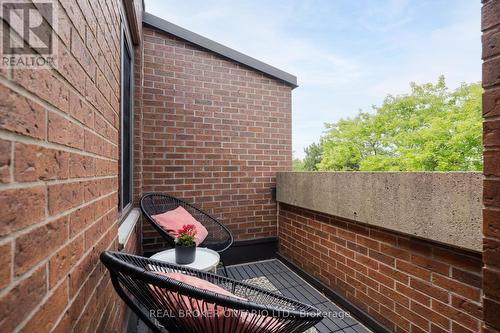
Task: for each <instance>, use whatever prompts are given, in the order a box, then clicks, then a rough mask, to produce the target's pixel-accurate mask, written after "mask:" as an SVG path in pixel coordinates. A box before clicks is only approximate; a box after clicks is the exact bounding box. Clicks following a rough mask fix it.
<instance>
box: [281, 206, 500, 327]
mask: <svg viewBox="0 0 500 333" xmlns="http://www.w3.org/2000/svg"><path fill="white" fill-rule="evenodd" d="M278 233H279V240H280V248H279V251H280V253H281V254H282V255H283V256H284V257H286V258H288V259H289V260H291V261H292V262H293V263H295V264H296V265H298V266H300V267H301V268H302V269H304V270H305V271H306V272H308V273H309V274H312V275H313V276H315V277H316V278H318V279H320V280H321V281H323V282H324V283H326V284H327V285H328V286H330V287H331V288H332V289H334V290H335V291H336V292H337V293H340V294H341V295H343V296H344V297H346V298H347V299H348V300H349V301H351V302H352V303H354V304H355V305H357V306H358V307H360V308H361V309H362V310H364V311H365V312H366V313H368V314H369V315H371V316H372V317H373V318H375V319H376V320H378V321H379V322H380V323H382V324H383V325H385V326H386V327H387V328H388V329H389V330H391V331H393V332H443V333H444V332H480V327H481V318H482V307H481V280H482V278H481V266H482V262H481V257H480V255H479V254H475V253H470V252H466V251H462V250H458V249H453V248H449V247H444V246H440V245H436V244H433V243H430V242H427V241H423V240H418V239H413V238H411V237H408V236H404V235H401V234H397V233H393V232H389V231H384V230H381V229H378V228H374V227H369V226H365V225H362V224H359V223H356V222H353V221H348V220H344V219H341V218H336V217H333V216H329V215H325V214H321V213H317V212H314V211H310V210H306V209H302V208H298V207H295V206H290V205H287V204H282V203H280V204H279V222H278ZM497 314H498V313H497Z"/></svg>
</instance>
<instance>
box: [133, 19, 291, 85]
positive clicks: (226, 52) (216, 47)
mask: <svg viewBox="0 0 500 333" xmlns="http://www.w3.org/2000/svg"><path fill="white" fill-rule="evenodd" d="M143 22H144V23H145V24H147V25H150V26H152V27H154V28H157V29H159V30H162V31H164V32H166V33H169V34H171V35H174V36H176V37H179V38H181V39H184V40H186V41H188V42H191V43H193V44H196V45H199V46H201V47H203V48H205V49H207V50H210V51H212V52H215V53H217V54H220V55H222V56H224V57H226V58H228V59H231V60H234V61H236V62H239V63H241V64H243V65H246V66H248V67H251V68H253V69H256V70H258V71H260V72H262V73H265V74H267V75H269V76H272V77H274V78H276V79H279V80H281V81H283V82H285V83H286V84H288V85H290V86H292V88H296V87H298V85H297V77H296V76H295V75H292V74H290V73H287V72H285V71H282V70H281V69H278V68H276V67H274V66H271V65H268V64H266V63H264V62H262V61H260V60H257V59H255V58H252V57H250V56H247V55H246V54H243V53H241V52H238V51H236V50H233V49H231V48H229V47H227V46H224V45H222V44H219V43H217V42H215V41H213V40H211V39H208V38H206V37H203V36H201V35H198V34H197V33H194V32H192V31H189V30H187V29H184V28H182V27H180V26H178V25H175V24H173V23H170V22H168V21H166V20H164V19H162V18H160V17H158V16H155V15H152V14H150V13H147V12H145V13H144V16H143Z"/></svg>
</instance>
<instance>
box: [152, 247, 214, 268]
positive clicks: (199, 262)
mask: <svg viewBox="0 0 500 333" xmlns="http://www.w3.org/2000/svg"><path fill="white" fill-rule="evenodd" d="M151 259H156V260H160V261H164V262H167V263H169V264H176V265H179V264H177V263H176V262H175V249H168V250H165V251H161V252H158V253H155V254H153V255H152V256H151ZM219 261H220V256H219V253H217V252H215V251H213V250H210V249H207V248H205V247H197V248H196V257H195V259H194V261H193V262H192V263H190V264H187V265H182V266H185V267H189V268H194V269H197V270H200V271H204V272H214V273H217V265H219Z"/></svg>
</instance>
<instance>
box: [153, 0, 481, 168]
mask: <svg viewBox="0 0 500 333" xmlns="http://www.w3.org/2000/svg"><path fill="white" fill-rule="evenodd" d="M145 4H146V11H147V12H149V13H151V14H154V15H156V16H159V17H161V18H163V19H165V20H167V21H170V22H172V23H174V24H177V25H180V26H182V27H183V28H186V29H189V30H191V31H193V32H196V33H198V34H200V35H203V36H205V37H208V38H210V39H213V40H215V41H217V42H219V43H221V44H224V45H226V46H228V47H231V48H233V49H236V50H238V51H240V52H243V53H245V54H247V55H249V56H252V57H254V58H257V59H259V60H261V61H263V62H266V63H268V64H270V65H273V66H275V67H278V68H279V69H282V70H284V71H286V72H289V73H291V74H294V75H296V76H297V81H298V84H299V87H298V88H296V89H295V90H293V93H292V113H293V114H292V119H293V126H292V144H293V151H294V157H298V158H302V157H303V156H304V148H305V147H307V146H308V145H310V144H311V143H313V142H318V140H319V138H320V137H321V135H322V134H323V133H324V124H325V123H331V122H335V121H337V120H339V119H341V118H346V117H354V116H356V115H357V113H358V112H359V110H360V109H362V110H364V111H370V110H371V109H372V106H373V105H381V103H382V101H383V100H384V97H385V96H387V95H388V94H393V95H395V94H404V93H408V92H409V83H410V82H417V83H424V82H436V81H437V79H438V77H439V76H440V75H445V77H446V79H447V85H448V86H449V87H450V88H455V87H457V86H458V85H459V84H460V83H461V82H477V81H480V80H481V32H480V12H481V2H480V1H479V0H356V1H352V0H267V1H266V0H208V1H201V0H183V1H177V0H176V1H174V0H146V1H145Z"/></svg>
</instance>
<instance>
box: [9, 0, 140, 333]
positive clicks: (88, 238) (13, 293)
mask: <svg viewBox="0 0 500 333" xmlns="http://www.w3.org/2000/svg"><path fill="white" fill-rule="evenodd" d="M56 3H57V1H56ZM119 11H120V1H118V0H108V1H94V0H90V1H89V0H78V1H73V0H61V2H60V6H59V9H58V12H57V16H58V18H59V21H58V26H57V29H55V30H56V33H57V38H58V39H59V46H58V53H57V54H58V59H57V60H58V63H57V67H56V68H50V69H45V70H40V69H37V70H22V69H13V70H2V71H0V221H1V224H0V258H1V259H0V331H1V332H11V331H13V330H14V329H16V330H17V331H18V332H48V331H49V330H51V329H54V332H70V331H73V329H74V332H86V331H99V332H114V331H119V330H120V329H121V326H122V323H123V315H124V312H123V310H124V307H123V305H122V302H121V301H119V299H118V297H117V296H116V294H115V292H114V291H113V289H112V286H111V282H110V279H109V276H108V275H107V274H106V273H105V272H106V271H105V269H104V267H103V266H102V265H101V264H100V262H99V254H100V252H101V251H103V250H105V249H116V248H117V219H118V213H119V212H118V211H117V207H118V195H117V191H118V158H119V154H118V152H119V141H118V137H119V111H120V89H119V86H120V22H121V19H120V13H119ZM130 246H133V245H130Z"/></svg>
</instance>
